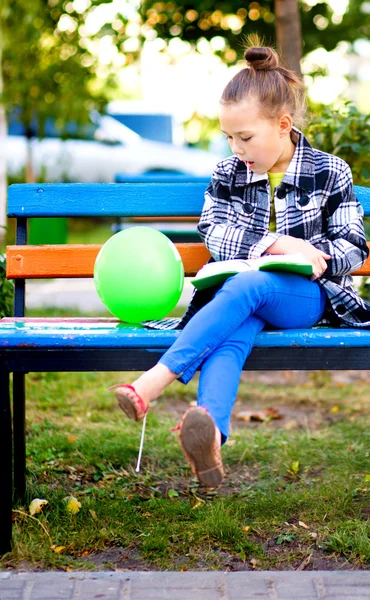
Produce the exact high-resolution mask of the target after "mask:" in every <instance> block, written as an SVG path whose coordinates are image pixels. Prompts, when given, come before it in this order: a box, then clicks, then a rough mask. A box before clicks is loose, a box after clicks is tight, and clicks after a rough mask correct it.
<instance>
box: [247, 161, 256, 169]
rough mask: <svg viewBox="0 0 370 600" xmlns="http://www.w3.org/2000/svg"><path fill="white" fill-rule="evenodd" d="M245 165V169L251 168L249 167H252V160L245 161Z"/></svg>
mask: <svg viewBox="0 0 370 600" xmlns="http://www.w3.org/2000/svg"><path fill="white" fill-rule="evenodd" d="M245 164H246V165H247V167H249V168H251V167H253V165H254V160H252V161H250V160H247V161H246V162H245Z"/></svg>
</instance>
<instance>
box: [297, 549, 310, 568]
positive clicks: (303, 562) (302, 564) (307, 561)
mask: <svg viewBox="0 0 370 600" xmlns="http://www.w3.org/2000/svg"><path fill="white" fill-rule="evenodd" d="M311 557H312V552H311V554H309V555H308V556H306V558H305V559H304V560H303V561H302V562H301V564H300V565H299V567H297V569H296V571H304V569H305V568H306V567H307V566H308V565H309V564H310V562H311Z"/></svg>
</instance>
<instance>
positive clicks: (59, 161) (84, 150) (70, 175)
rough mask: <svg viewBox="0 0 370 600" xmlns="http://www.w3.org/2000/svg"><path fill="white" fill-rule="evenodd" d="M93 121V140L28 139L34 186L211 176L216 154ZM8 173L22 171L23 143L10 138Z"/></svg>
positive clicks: (107, 119)
mask: <svg viewBox="0 0 370 600" xmlns="http://www.w3.org/2000/svg"><path fill="white" fill-rule="evenodd" d="M94 121H95V122H96V123H97V124H96V129H95V132H94V140H93V141H88V140H75V139H66V140H63V139H61V138H51V137H49V138H44V139H38V138H33V139H31V141H30V142H29V144H30V150H31V156H32V164H33V170H34V174H35V178H36V181H37V180H39V181H70V182H111V181H114V178H115V175H116V174H117V173H133V174H140V173H145V172H147V171H152V170H159V171H167V172H171V171H175V172H182V173H186V174H191V175H199V176H209V177H210V176H211V173H212V171H213V169H214V167H215V165H216V163H217V162H218V161H219V160H220V159H221V157H220V156H219V155H217V154H213V153H211V152H207V151H204V150H197V149H193V148H187V147H184V146H176V145H173V144H166V143H163V142H154V141H151V140H146V139H144V138H143V137H141V136H140V135H138V134H137V133H135V132H134V131H132V129H129V128H128V127H126V126H125V125H123V124H122V123H120V122H119V121H117V120H116V119H114V118H113V117H110V116H100V115H99V117H98V119H97V120H96V118H95V119H94ZM6 156H7V168H8V173H9V175H11V176H17V175H19V173H20V172H21V171H22V169H24V167H25V164H26V157H27V140H26V138H25V137H24V136H20V135H16V136H15V135H14V136H12V135H9V136H8V137H7V146H6Z"/></svg>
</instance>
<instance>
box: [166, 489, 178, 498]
mask: <svg viewBox="0 0 370 600" xmlns="http://www.w3.org/2000/svg"><path fill="white" fill-rule="evenodd" d="M178 495H179V492H176V490H168V497H169V498H177V497H178Z"/></svg>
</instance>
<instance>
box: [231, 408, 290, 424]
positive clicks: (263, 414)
mask: <svg viewBox="0 0 370 600" xmlns="http://www.w3.org/2000/svg"><path fill="white" fill-rule="evenodd" d="M236 417H237V418H238V419H241V421H245V422H249V421H271V420H272V419H282V418H283V417H282V415H281V414H280V413H279V409H278V408H274V407H272V406H269V407H268V408H266V409H264V410H255V411H253V410H245V411H242V412H239V413H237V415H236Z"/></svg>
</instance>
